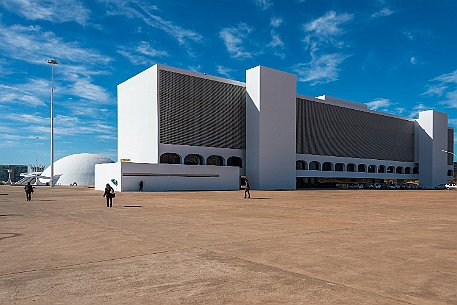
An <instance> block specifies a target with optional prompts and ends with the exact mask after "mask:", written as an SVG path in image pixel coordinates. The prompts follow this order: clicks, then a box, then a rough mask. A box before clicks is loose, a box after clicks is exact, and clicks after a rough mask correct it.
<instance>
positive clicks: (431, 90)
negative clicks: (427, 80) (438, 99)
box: [422, 85, 447, 95]
mask: <svg viewBox="0 0 457 305" xmlns="http://www.w3.org/2000/svg"><path fill="white" fill-rule="evenodd" d="M446 89H447V87H446V86H444V85H428V86H427V91H425V92H424V93H422V94H423V95H443V93H444V92H445V91H446Z"/></svg>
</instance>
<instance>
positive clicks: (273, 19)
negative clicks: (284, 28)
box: [270, 17, 283, 28]
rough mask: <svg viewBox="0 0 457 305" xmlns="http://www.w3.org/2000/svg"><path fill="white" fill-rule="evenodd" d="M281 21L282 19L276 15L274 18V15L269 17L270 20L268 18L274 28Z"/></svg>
mask: <svg viewBox="0 0 457 305" xmlns="http://www.w3.org/2000/svg"><path fill="white" fill-rule="evenodd" d="M282 21H283V20H282V18H278V17H276V18H275V17H273V18H271V20H270V25H271V26H272V27H274V28H277V27H279V26H280V25H281V24H282Z"/></svg>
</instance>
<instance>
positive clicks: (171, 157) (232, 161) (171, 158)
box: [160, 153, 243, 167]
mask: <svg viewBox="0 0 457 305" xmlns="http://www.w3.org/2000/svg"><path fill="white" fill-rule="evenodd" d="M181 160H182V158H181V156H180V155H179V154H177V153H163V154H162V155H160V163H167V164H183V163H182V162H181ZM205 161H206V162H205ZM224 161H225V160H224V158H223V157H222V156H218V155H211V156H209V157H208V158H206V160H205V158H204V157H203V156H202V155H199V154H188V155H186V156H185V157H184V164H185V165H205V164H206V165H216V166H224V165H227V166H238V167H243V161H242V160H241V158H240V157H233V156H232V157H229V158H227V163H226V164H225V162H224Z"/></svg>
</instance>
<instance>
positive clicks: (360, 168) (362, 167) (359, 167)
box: [357, 164, 367, 173]
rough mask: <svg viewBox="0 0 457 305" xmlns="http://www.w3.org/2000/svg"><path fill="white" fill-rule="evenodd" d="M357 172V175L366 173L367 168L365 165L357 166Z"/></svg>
mask: <svg viewBox="0 0 457 305" xmlns="http://www.w3.org/2000/svg"><path fill="white" fill-rule="evenodd" d="M357 171H358V172H359V173H366V172H367V166H366V165H365V164H359V165H358V166H357Z"/></svg>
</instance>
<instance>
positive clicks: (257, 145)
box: [246, 66, 296, 189]
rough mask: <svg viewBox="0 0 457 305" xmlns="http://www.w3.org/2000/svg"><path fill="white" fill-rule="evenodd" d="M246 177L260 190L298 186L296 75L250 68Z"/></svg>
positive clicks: (247, 99)
mask: <svg viewBox="0 0 457 305" xmlns="http://www.w3.org/2000/svg"><path fill="white" fill-rule="evenodd" d="M246 90H247V96H246V128H247V130H246V162H247V167H246V176H247V178H248V179H249V181H250V183H251V186H252V187H253V188H256V189H295V188H296V181H295V155H296V144H295V142H296V136H295V134H296V123H295V121H296V76H295V75H294V74H290V73H285V72H282V71H278V70H273V69H270V68H266V67H261V66H258V67H255V68H252V69H249V70H247V71H246Z"/></svg>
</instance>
